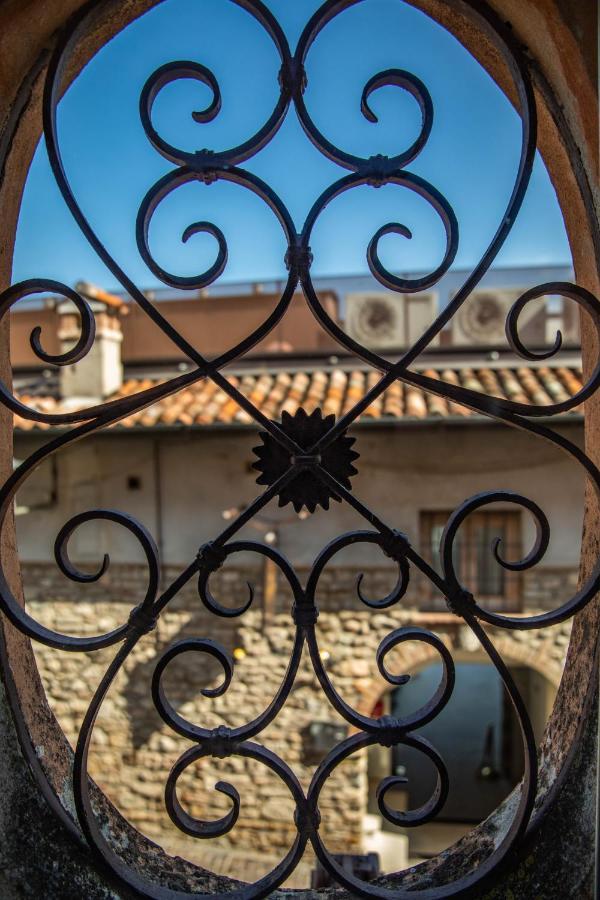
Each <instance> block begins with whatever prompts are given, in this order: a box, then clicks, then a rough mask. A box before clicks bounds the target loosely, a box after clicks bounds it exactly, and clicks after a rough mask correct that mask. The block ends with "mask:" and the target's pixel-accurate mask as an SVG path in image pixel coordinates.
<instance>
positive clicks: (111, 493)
mask: <svg viewBox="0 0 600 900" xmlns="http://www.w3.org/2000/svg"><path fill="white" fill-rule="evenodd" d="M564 430H565V433H567V434H569V436H570V437H571V438H573V439H574V440H575V441H576V442H580V441H581V439H582V433H581V431H582V430H581V425H580V424H578V423H575V424H572V425H567V426H564ZM355 434H356V436H357V443H356V445H355V447H356V449H357V450H358V452H360V454H361V459H360V465H359V474H358V475H357V476H356V477H355V478H354V480H353V491H354V493H355V494H356V496H357V497H359V498H360V499H361V501H362V502H363V503H366V505H367V506H369V507H370V508H372V509H373V510H374V511H375V512H376V513H377V514H378V515H380V516H381V517H382V518H383V520H384V521H385V522H387V523H389V524H390V525H391V526H392V527H394V528H398V529H400V530H402V531H405V532H406V533H407V534H408V536H409V538H410V540H411V542H413V543H414V545H415V546H416V547H418V546H419V544H420V535H419V513H420V512H421V511H424V510H432V511H451V510H453V509H455V508H456V507H457V506H458V504H459V503H461V502H462V501H463V500H465V499H466V498H467V497H469V496H472V495H473V494H476V493H478V492H480V491H484V490H494V489H507V490H512V491H517V492H522V493H523V494H525V495H526V496H528V497H531V498H532V499H533V500H536V501H537V502H538V503H540V505H541V506H542V508H543V509H544V510H545V512H546V514H547V515H548V518H549V520H550V525H551V535H552V536H551V543H550V547H549V549H548V552H547V554H546V557H545V558H544V560H543V561H542V562H541V563H540V566H539V568H544V567H546V566H572V567H575V566H576V565H577V562H578V559H579V549H580V542H581V525H582V521H583V505H584V504H583V488H584V483H583V478H582V476H581V473H580V471H579V470H578V467H577V466H576V465H574V464H573V463H571V462H570V461H569V460H567V459H565V457H564V456H563V455H562V454H559V453H558V452H557V451H556V450H555V449H554V448H552V447H551V446H550V445H547V444H545V443H543V442H541V441H539V440H538V439H535V438H533V437H529V436H527V435H525V434H521V433H515V432H513V431H512V430H509V429H507V428H502V427H489V426H486V425H467V426H464V425H457V426H448V425H435V424H434V425H427V426H416V427H413V428H411V427H400V428H396V429H388V428H385V429H384V428H368V427H365V428H358V429H356V431H355ZM256 443H257V438H256V435H255V433H254V432H251V431H237V432H224V431H222V432H210V431H206V432H203V431H195V432H191V433H190V432H176V433H173V434H164V433H162V434H161V433H158V434H156V435H155V436H151V435H150V434H148V433H146V434H143V435H139V436H137V435H127V434H125V435H124V434H123V433H122V432H121V433H120V434H119V433H117V432H114V433H113V434H111V435H108V436H103V437H101V438H98V439H88V440H86V441H81V442H79V443H78V444H76V445H75V446H74V447H73V448H71V449H68V450H65V451H63V452H62V453H61V454H60V457H59V459H58V483H57V493H58V502H57V504H56V506H55V507H54V508H51V509H48V510H44V509H41V510H37V511H35V514H31V515H23V516H19V517H18V520H17V533H18V540H19V551H20V554H21V559H22V560H24V561H28V560H34V561H38V560H48V559H52V558H53V556H52V548H53V542H54V537H55V536H56V534H57V533H58V530H59V529H60V528H61V527H62V525H63V524H64V523H65V521H66V520H67V519H68V518H69V517H70V516H72V515H75V514H76V513H79V512H83V511H84V510H86V509H89V508H92V507H94V506H100V507H111V508H117V509H119V510H122V511H125V512H128V513H130V514H131V515H133V516H135V517H136V518H137V519H139V520H140V521H141V522H142V523H143V524H144V525H145V526H146V528H148V530H149V531H150V532H151V533H152V534H153V535H154V537H155V539H156V540H157V541H158V540H159V536H160V535H161V534H162V536H163V546H162V554H161V555H162V558H163V560H164V561H165V562H166V563H168V564H178V563H187V562H188V561H190V560H191V559H192V558H193V557H194V555H195V554H196V552H197V550H198V548H199V547H200V545H201V544H202V543H204V542H205V541H207V540H212V539H214V538H215V537H216V536H217V535H218V534H219V533H220V532H221V531H222V530H223V528H224V526H225V524H226V523H225V521H224V519H223V516H222V511H223V510H227V509H229V508H231V507H236V506H238V505H240V504H242V503H248V502H250V501H251V500H252V499H253V498H254V497H256V496H258V495H259V494H260V493H261V488H260V487H259V486H258V485H256V483H255V475H256V473H255V472H254V470H252V469H250V468H249V464H250V463H251V462H252V460H253V459H254V458H255V457H253V454H252V447H253V446H255V444H256ZM34 445H35V440H34V439H31V438H26V439H25V438H19V439H18V440H17V445H16V454H17V456H18V457H20V458H22V457H23V456H25V455H26V454H27V453H29V452H31V449H32V448H33V446H34ZM157 454H158V460H159V466H160V468H159V470H158V471H159V473H160V476H159V477H160V498H159V496H158V495H157V492H156V484H157V481H156V477H157V476H156V473H157ZM49 472H50V466H49V465H46V466H45V467H44V469H43V470H40V474H39V476H34V478H33V479H31V485H32V490H34V489H35V487H36V483H35V480H34V479H35V478H37V484H38V485H41V487H42V488H43V487H44V486H46V487H47V486H48V485H49V478H50V474H49ZM182 473H185V477H184V478H182ZM129 476H137V477H139V479H140V489H139V490H129V489H128V487H127V479H128V477H129ZM549 485H552V491H549V490H548V486H549ZM37 496H39V493H38V494H37ZM17 499H18V500H19V501H20V502H21V503H23V504H25V505H27V502H28V497H27V492H26V491H23V492H22V498H17ZM34 499H35V497H34ZM159 506H160V507H162V511H161V515H162V527H161V526H159V521H158V520H159V509H158V507H159ZM498 508H499V507H498ZM269 518H272V519H273V520H274V522H276V523H281V524H279V525H278V530H279V546H280V549H281V550H282V551H283V552H284V553H285V555H286V556H287V557H288V558H289V559H290V560H291V562H292V563H293V564H294V565H298V566H301V567H306V566H309V565H310V564H311V563H312V562H313V560H314V559H315V557H316V556H317V554H318V553H319V552H320V551H321V549H322V548H323V546H324V545H325V543H326V542H327V541H329V540H331V539H333V538H334V537H337V536H338V535H340V534H342V533H344V532H345V531H349V530H352V529H355V528H368V527H369V526H368V523H366V522H365V521H364V520H363V519H361V518H360V517H359V516H358V514H357V513H355V512H354V511H353V510H352V509H350V508H349V507H348V505H347V504H337V503H332V504H331V507H330V509H329V511H327V512H325V511H323V510H320V509H319V510H318V511H317V512H316V513H315V514H314V515H312V516H310V518H309V519H307V520H305V521H303V522H299V521H298V520H297V519H296V517H295V516H294V513H293V510H292V509H291V507H289V506H288V507H286V508H284V509H283V510H278V508H277V505H276V503H272V504H271V505H270V506H269V507H268V508H267V509H265V510H264V511H263V513H262V514H261V520H263V521H266V520H268V519H269ZM268 527H269V526H267V525H265V528H264V531H266V530H267V529H268ZM264 531H263V532H261V531H260V530H256V529H254V528H252V527H247V528H246V529H245V530H244V532H243V533H244V534H245V535H246V536H248V537H249V538H253V539H259V538H260V539H262V534H263V533H264ZM122 532H123V529H120V528H118V527H117V526H111V525H110V524H108V523H98V524H96V523H90V524H89V525H86V526H85V527H83V528H81V529H79V530H78V531H77V532H76V533H75V534H74V535H73V537H72V539H71V542H70V548H71V549H72V556H73V559H80V560H89V561H92V562H95V561H97V560H99V559H100V554H101V552H105V551H106V552H109V553H110V554H111V558H113V559H114V560H115V561H121V562H126V561H128V560H130V559H133V560H135V559H137V558H138V557H139V549H138V547H137V545H136V543H135V541H134V540H133V539H130V538H128V536H127V535H123V533H122ZM522 536H523V547H524V549H525V550H526V549H528V548H529V547H531V545H532V544H533V541H534V536H535V535H534V525H533V522H532V520H531V518H530V517H529V516H528V515H527V514H524V515H523V516H522ZM385 562H386V560H385V557H384V556H383V555H382V554H379V553H378V552H377V551H376V550H375V549H374V548H366V547H361V546H360V545H358V546H355V547H353V549H352V551H351V554H349V552H348V551H346V553H345V554H344V555H340V558H339V560H338V564H345V565H349V564H356V565H359V564H361V563H364V564H365V565H381V564H382V563H383V564H385ZM332 564H333V563H332Z"/></svg>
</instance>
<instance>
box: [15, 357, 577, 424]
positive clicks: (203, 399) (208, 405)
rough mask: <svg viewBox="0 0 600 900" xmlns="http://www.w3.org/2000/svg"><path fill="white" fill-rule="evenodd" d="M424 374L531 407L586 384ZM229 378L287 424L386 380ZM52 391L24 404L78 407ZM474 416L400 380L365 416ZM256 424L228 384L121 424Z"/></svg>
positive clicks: (128, 386) (536, 370)
mask: <svg viewBox="0 0 600 900" xmlns="http://www.w3.org/2000/svg"><path fill="white" fill-rule="evenodd" d="M423 374H424V375H426V376H427V377H428V378H430V379H434V380H441V381H445V382H447V383H449V384H454V385H462V386H463V387H465V388H469V389H470V390H473V391H476V392H478V393H482V394H486V395H487V396H490V397H491V396H496V397H500V398H506V399H510V400H514V401H517V402H519V403H526V404H528V403H535V404H542V405H549V404H552V403H562V402H564V401H565V400H568V399H569V398H570V397H573V396H574V395H575V394H576V393H577V392H578V391H579V390H581V387H582V373H581V370H580V369H579V368H572V367H568V366H564V365H551V364H546V365H542V366H538V365H531V366H527V365H519V366H514V367H510V366H506V367H502V368H490V367H485V366H481V367H475V368H472V367H460V366H448V365H446V366H445V367H444V368H437V369H436V368H433V367H431V368H428V369H426V370H425V371H424V373H423ZM227 377H228V381H229V383H230V384H232V385H234V386H236V387H237V388H238V389H239V391H240V392H241V393H242V394H243V395H244V396H245V397H246V398H247V399H248V400H250V402H251V403H253V404H255V405H256V406H257V407H258V409H259V410H260V411H261V413H262V414H263V415H265V416H267V417H268V418H271V419H280V418H281V414H282V412H283V411H287V412H288V413H290V414H292V415H293V414H294V413H295V412H296V410H297V409H298V407H299V406H302V407H304V408H305V409H307V410H308V411H309V412H310V411H311V410H313V409H315V408H316V407H317V406H320V407H321V408H322V409H323V411H324V413H325V415H330V414H333V415H335V416H336V417H337V418H339V417H340V416H341V415H343V414H344V413H345V412H347V411H348V410H349V409H351V408H352V407H353V406H354V404H355V403H356V402H357V401H358V400H360V399H361V398H362V397H364V395H365V393H366V392H367V391H368V390H369V389H370V388H371V387H373V386H374V385H375V384H377V383H378V381H379V379H380V377H381V376H380V374H379V373H378V372H376V371H374V370H372V369H371V370H369V369H367V367H363V368H358V367H356V368H354V369H343V368H341V367H337V368H334V369H332V370H329V369H325V368H323V367H319V366H318V365H316V364H313V365H310V364H309V365H306V366H305V367H304V368H302V369H300V370H299V371H286V370H283V371H277V370H274V369H273V370H271V371H259V372H257V373H254V374H253V373H243V374H240V375H238V376H235V375H228V376H227ZM162 380H164V378H163V379H162ZM159 383H160V381H159V380H158V379H154V380H153V379H150V378H139V379H136V378H128V379H127V380H126V381H125V383H124V384H123V387H122V389H121V391H120V392H119V395H118V396H121V397H125V396H131V395H132V394H135V393H138V392H140V391H142V390H146V389H148V388H149V387H152V386H153V385H156V384H159ZM44 389H47V388H44V385H43V383H42V380H41V379H40V386H39V389H38V387H37V385H32V384H31V383H28V386H27V391H26V392H24V393H23V394H22V395H21V396H20V397H19V399H20V400H21V402H23V403H25V404H26V405H28V406H30V407H31V408H33V409H36V410H40V411H43V412H48V413H61V412H66V411H67V410H72V409H74V408H75V407H74V406H73V404H72V403H70V404H67V403H64V402H62V401H60V400H59V399H58V398H57V397H56V396H53V395H52V394H50V393H48V394H44V393H43V391H44ZM113 399H114V398H113ZM474 415H475V413H474V412H473V411H472V410H470V409H468V408H467V407H464V406H461V405H460V404H458V403H455V402H453V401H451V400H446V399H445V398H444V397H438V396H437V395H435V394H433V393H428V392H426V391H423V390H421V389H420V388H418V387H414V386H412V385H405V384H402V383H401V382H394V383H393V384H392V385H391V386H390V387H388V388H387V389H386V390H385V391H384V392H383V394H382V395H380V396H379V397H378V398H377V399H375V400H374V401H373V402H372V403H371V404H370V405H369V406H368V407H367V408H366V409H365V411H364V412H363V414H362V417H361V419H362V421H367V422H368V421H371V422H372V421H377V420H380V421H383V420H385V421H388V422H389V421H394V420H401V419H431V420H432V421H434V420H439V419H440V418H448V417H458V416H460V417H469V416H474ZM14 421H15V428H16V429H17V430H19V431H31V430H33V429H36V430H40V429H41V430H45V429H47V428H48V427H49V426H48V425H47V424H45V423H39V422H32V421H30V420H28V419H25V418H23V417H22V416H19V415H15V419H14ZM252 422H253V419H252V416H251V415H250V414H249V413H248V412H246V410H244V409H242V408H241V407H240V406H239V404H238V403H237V402H236V401H235V400H234V399H233V398H231V397H230V396H229V395H228V394H227V393H226V392H225V391H223V390H222V388H221V387H219V386H217V385H216V384H215V383H214V382H212V381H211V380H210V379H206V380H203V381H199V382H198V383H197V384H194V385H191V386H188V387H186V388H184V389H183V390H181V391H180V392H178V393H175V394H173V395H171V396H169V397H166V398H164V399H163V400H160V401H157V402H156V403H152V404H151V405H150V406H148V407H146V409H143V410H140V411H139V412H136V413H134V414H133V415H131V416H128V417H127V418H125V419H123V420H121V422H119V423H118V426H117V427H119V428H123V427H124V428H134V427H137V428H139V427H143V428H153V427H157V426H164V427H175V426H190V425H197V426H206V425H212V424H216V423H219V424H225V425H227V424H229V425H231V424H233V425H236V424H237V425H250V424H252Z"/></svg>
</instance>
